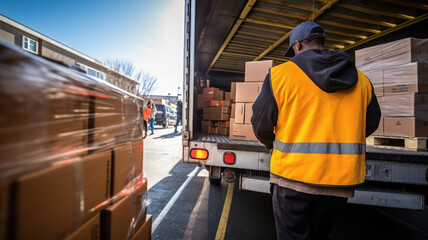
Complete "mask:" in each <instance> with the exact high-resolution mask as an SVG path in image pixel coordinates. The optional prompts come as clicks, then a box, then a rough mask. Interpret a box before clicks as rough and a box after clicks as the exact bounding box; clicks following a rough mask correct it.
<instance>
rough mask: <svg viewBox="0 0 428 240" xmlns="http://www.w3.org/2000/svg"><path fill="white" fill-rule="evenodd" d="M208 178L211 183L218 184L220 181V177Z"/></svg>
mask: <svg viewBox="0 0 428 240" xmlns="http://www.w3.org/2000/svg"><path fill="white" fill-rule="evenodd" d="M208 180H210V184H211V185H220V182H221V178H213V177H208Z"/></svg>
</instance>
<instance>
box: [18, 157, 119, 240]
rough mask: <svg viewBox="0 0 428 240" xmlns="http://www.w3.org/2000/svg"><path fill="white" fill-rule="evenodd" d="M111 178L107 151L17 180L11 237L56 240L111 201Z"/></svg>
mask: <svg viewBox="0 0 428 240" xmlns="http://www.w3.org/2000/svg"><path fill="white" fill-rule="evenodd" d="M110 174H111V151H106V152H100V153H97V154H92V155H89V156H87V157H84V158H82V159H78V158H76V159H70V160H68V161H66V162H61V163H58V164H55V165H54V166H52V167H49V168H46V169H43V170H40V171H36V172H32V173H29V174H26V175H23V176H21V177H19V178H18V179H17V180H16V182H15V183H14V185H13V187H14V190H13V193H14V195H13V196H12V197H13V199H16V201H15V202H14V207H13V210H14V212H13V213H11V214H14V220H15V221H14V222H13V226H14V228H13V229H14V231H13V232H12V235H14V236H15V239H59V238H60V237H61V236H63V235H64V234H66V233H67V232H70V231H71V230H72V229H73V226H74V224H75V222H76V221H77V222H79V221H85V220H87V219H89V218H90V217H92V216H94V215H96V214H97V213H98V212H99V210H101V209H100V208H96V206H97V205H98V204H99V203H101V202H103V201H105V200H106V199H108V198H109V197H110V184H111V183H110V180H111V176H110ZM81 201H82V202H83V203H84V204H83V205H81ZM82 207H83V209H82V211H81V212H76V210H77V209H81V208H82ZM76 213H78V215H76ZM52 226H55V227H52Z"/></svg>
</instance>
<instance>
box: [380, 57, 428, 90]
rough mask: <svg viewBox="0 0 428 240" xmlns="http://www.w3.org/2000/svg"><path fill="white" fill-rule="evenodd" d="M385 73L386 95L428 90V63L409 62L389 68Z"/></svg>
mask: <svg viewBox="0 0 428 240" xmlns="http://www.w3.org/2000/svg"><path fill="white" fill-rule="evenodd" d="M427 50H428V49H427ZM427 54H428V53H427ZM383 75H384V92H385V95H390V94H397V93H399V94H403V93H412V92H428V63H409V64H405V65H401V66H396V67H394V68H388V69H385V70H384V74H383Z"/></svg>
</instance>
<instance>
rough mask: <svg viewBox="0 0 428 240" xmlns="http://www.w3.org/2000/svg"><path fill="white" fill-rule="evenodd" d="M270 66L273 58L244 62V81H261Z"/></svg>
mask: <svg viewBox="0 0 428 240" xmlns="http://www.w3.org/2000/svg"><path fill="white" fill-rule="evenodd" d="M271 67H273V60H266V61H254V62H246V63H245V82H263V81H264V80H265V78H266V75H267V74H268V73H269V69H270V68H271Z"/></svg>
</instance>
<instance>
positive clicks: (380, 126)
mask: <svg viewBox="0 0 428 240" xmlns="http://www.w3.org/2000/svg"><path fill="white" fill-rule="evenodd" d="M372 135H376V136H383V117H381V118H380V121H379V126H378V128H377V129H376V131H374V132H373V133H372Z"/></svg>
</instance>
